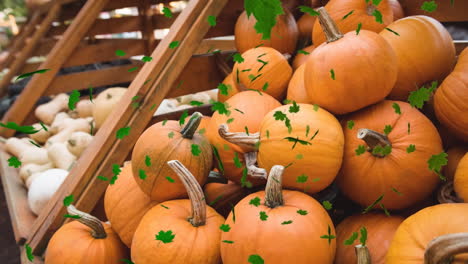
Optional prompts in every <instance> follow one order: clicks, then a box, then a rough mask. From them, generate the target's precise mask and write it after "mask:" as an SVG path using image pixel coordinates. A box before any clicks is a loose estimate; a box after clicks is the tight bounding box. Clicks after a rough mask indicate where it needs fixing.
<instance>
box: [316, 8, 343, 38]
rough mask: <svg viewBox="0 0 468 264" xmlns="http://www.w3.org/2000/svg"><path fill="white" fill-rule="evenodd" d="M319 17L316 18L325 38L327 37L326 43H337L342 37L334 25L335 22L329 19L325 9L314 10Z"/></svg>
mask: <svg viewBox="0 0 468 264" xmlns="http://www.w3.org/2000/svg"><path fill="white" fill-rule="evenodd" d="M316 10H317V11H318V12H319V13H320V16H319V17H318V19H319V22H320V26H321V27H322V30H323V32H324V33H325V36H326V37H327V43H330V42H333V41H337V40H339V39H341V38H342V37H343V34H342V33H341V31H340V29H339V28H338V26H337V25H336V23H335V21H333V19H332V18H331V16H330V14H328V12H327V10H326V9H325V7H319V8H317V9H316Z"/></svg>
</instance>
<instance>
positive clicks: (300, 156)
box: [259, 141, 304, 160]
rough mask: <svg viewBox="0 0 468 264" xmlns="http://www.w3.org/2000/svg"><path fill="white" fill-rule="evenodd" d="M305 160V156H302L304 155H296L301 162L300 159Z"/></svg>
mask: <svg viewBox="0 0 468 264" xmlns="http://www.w3.org/2000/svg"><path fill="white" fill-rule="evenodd" d="M259 142H260V141H259ZM303 158H304V155H302V154H300V153H299V154H297V155H296V159H299V160H300V159H303Z"/></svg>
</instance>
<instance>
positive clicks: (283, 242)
mask: <svg viewBox="0 0 468 264" xmlns="http://www.w3.org/2000/svg"><path fill="white" fill-rule="evenodd" d="M283 169H284V167H282V166H274V167H273V168H272V169H271V171H270V175H269V177H268V183H267V186H266V189H265V191H260V192H256V193H253V194H251V195H249V196H247V197H245V198H244V199H242V200H241V201H240V202H239V203H238V204H237V205H236V206H235V207H234V209H233V211H232V212H231V214H229V217H228V218H227V219H226V222H225V225H227V226H229V227H230V230H229V231H227V232H223V233H222V235H221V241H222V242H221V257H222V260H223V263H224V264H238V263H247V261H248V260H249V259H252V258H255V259H259V258H261V259H263V260H264V262H265V263H276V264H283V263H284V264H286V263H295V264H302V263H311V260H313V263H317V264H331V263H333V258H334V256H335V249H336V242H335V239H328V238H327V237H329V236H335V229H334V226H333V223H332V221H331V219H330V216H328V214H327V212H326V211H325V210H324V209H323V207H322V206H321V205H320V203H318V202H317V201H316V200H315V199H314V198H312V197H310V196H308V195H306V194H304V193H302V192H298V191H287V190H284V191H282V190H281V180H282V179H281V174H282V172H283ZM234 214H235V220H234ZM312 223H313V224H312ZM246 227H248V228H246ZM229 241H232V242H233V243H229ZM265 245H268V246H265ZM298 247H300V250H298ZM252 255H256V256H254V257H252ZM292 257H293V259H292ZM291 261H293V262H291Z"/></svg>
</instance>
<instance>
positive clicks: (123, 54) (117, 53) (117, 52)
mask: <svg viewBox="0 0 468 264" xmlns="http://www.w3.org/2000/svg"><path fill="white" fill-rule="evenodd" d="M115 55H117V56H119V57H123V56H125V51H123V50H121V49H118V50H116V51H115Z"/></svg>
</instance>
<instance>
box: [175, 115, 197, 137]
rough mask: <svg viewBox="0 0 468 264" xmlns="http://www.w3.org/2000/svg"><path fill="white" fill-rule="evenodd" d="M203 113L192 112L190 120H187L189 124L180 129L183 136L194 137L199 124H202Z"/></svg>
mask: <svg viewBox="0 0 468 264" xmlns="http://www.w3.org/2000/svg"><path fill="white" fill-rule="evenodd" d="M202 117H203V115H202V114H200V113H199V112H195V113H193V114H192V116H191V117H190V120H189V121H188V122H187V125H185V127H184V128H182V130H181V131H180V133H181V134H182V137H184V138H188V139H191V138H193V135H194V134H195V132H196V131H197V129H198V126H199V125H200V122H201V120H202Z"/></svg>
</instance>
